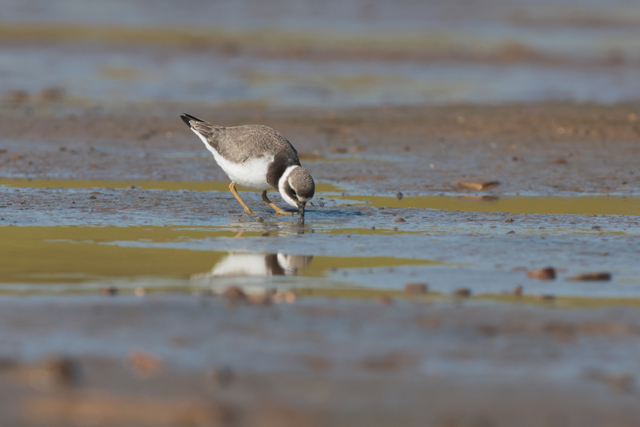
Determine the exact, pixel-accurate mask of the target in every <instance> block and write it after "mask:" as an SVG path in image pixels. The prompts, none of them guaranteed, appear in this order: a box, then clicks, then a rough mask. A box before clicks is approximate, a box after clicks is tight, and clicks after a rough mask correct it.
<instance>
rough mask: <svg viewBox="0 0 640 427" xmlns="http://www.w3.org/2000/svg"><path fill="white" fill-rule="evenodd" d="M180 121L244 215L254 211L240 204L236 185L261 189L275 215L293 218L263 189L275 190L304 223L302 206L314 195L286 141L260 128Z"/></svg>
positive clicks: (190, 119)
mask: <svg viewBox="0 0 640 427" xmlns="http://www.w3.org/2000/svg"><path fill="white" fill-rule="evenodd" d="M180 117H181V118H182V120H183V121H184V122H185V123H186V124H187V126H189V128H191V130H192V131H193V132H194V133H195V134H196V135H198V137H200V139H201V140H202V142H204V145H205V147H206V148H207V150H209V151H210V152H211V154H213V158H214V159H215V160H216V163H218V165H219V166H220V167H221V168H222V170H223V171H224V172H225V173H226V174H227V175H228V176H229V179H230V180H231V184H230V185H229V190H231V193H232V194H233V195H234V196H235V198H236V199H237V200H238V202H240V205H242V208H243V209H244V211H245V212H246V213H248V214H255V213H256V212H254V211H252V210H251V209H249V207H248V206H247V205H246V204H245V203H244V201H242V199H241V198H240V195H239V194H238V192H237V191H236V184H238V185H242V186H243V187H247V188H253V189H256V190H262V200H264V201H265V202H266V203H267V204H268V205H269V206H271V207H272V208H273V209H274V210H275V211H276V214H278V215H294V214H295V213H291V212H286V211H283V210H282V209H280V208H279V207H278V206H276V205H275V204H273V202H272V201H271V200H269V198H268V197H267V190H270V189H272V188H273V189H276V190H278V191H279V192H280V195H281V196H282V198H283V199H284V200H285V201H286V202H287V203H289V204H290V205H291V206H293V207H296V208H298V213H299V214H300V223H301V224H304V208H305V205H306V204H307V202H308V201H309V200H311V198H313V195H314V193H315V183H314V182H313V178H311V174H309V171H307V170H306V169H305V168H303V167H302V166H301V165H300V159H298V152H297V151H296V149H295V148H293V146H292V145H291V143H290V142H289V141H287V139H286V138H285V137H284V136H282V135H280V133H278V132H277V131H275V130H274V129H272V128H270V127H268V126H263V125H243V126H233V127H225V126H218V125H212V124H211V123H207V122H205V121H204V120H200V119H198V118H196V117H193V116H190V115H189V114H182V115H181V116H180Z"/></svg>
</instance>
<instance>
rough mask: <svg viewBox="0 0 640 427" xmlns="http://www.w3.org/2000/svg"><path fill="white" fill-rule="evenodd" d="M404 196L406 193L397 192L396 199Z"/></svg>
mask: <svg viewBox="0 0 640 427" xmlns="http://www.w3.org/2000/svg"><path fill="white" fill-rule="evenodd" d="M403 197H404V194H402V193H401V192H399V191H398V193H397V194H396V199H398V200H402V198H403Z"/></svg>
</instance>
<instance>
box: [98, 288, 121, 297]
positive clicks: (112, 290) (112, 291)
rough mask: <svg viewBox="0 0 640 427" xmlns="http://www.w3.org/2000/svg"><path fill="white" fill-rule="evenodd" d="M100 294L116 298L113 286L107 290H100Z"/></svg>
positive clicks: (115, 289) (116, 291) (116, 289)
mask: <svg viewBox="0 0 640 427" xmlns="http://www.w3.org/2000/svg"><path fill="white" fill-rule="evenodd" d="M100 292H102V293H103V294H105V295H110V296H116V295H118V288H116V287H114V286H109V287H107V288H102V289H101V290H100Z"/></svg>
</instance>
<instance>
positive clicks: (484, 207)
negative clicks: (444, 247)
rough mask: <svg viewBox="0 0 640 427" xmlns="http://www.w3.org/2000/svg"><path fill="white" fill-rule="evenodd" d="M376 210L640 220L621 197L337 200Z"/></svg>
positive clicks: (638, 208) (637, 207) (635, 205)
mask: <svg viewBox="0 0 640 427" xmlns="http://www.w3.org/2000/svg"><path fill="white" fill-rule="evenodd" d="M334 198H335V199H343V200H351V201H357V202H361V203H365V204H367V205H368V206H373V207H385V208H418V209H439V210H444V211H462V212H508V213H514V214H546V215H558V214H570V215H630V216H640V198H635V197H622V196H576V197H555V196H551V197H524V196H517V197H501V198H497V197H496V198H492V197H486V196H459V197H450V196H423V197H404V198H402V199H401V200H398V199H397V198H395V197H376V196H352V195H348V196H336V197H334Z"/></svg>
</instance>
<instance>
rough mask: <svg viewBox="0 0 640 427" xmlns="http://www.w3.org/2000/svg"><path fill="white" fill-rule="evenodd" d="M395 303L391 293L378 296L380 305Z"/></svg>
mask: <svg viewBox="0 0 640 427" xmlns="http://www.w3.org/2000/svg"><path fill="white" fill-rule="evenodd" d="M392 303H393V298H391V297H390V296H389V295H381V296H380V297H378V304H380V305H391V304H392Z"/></svg>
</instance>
